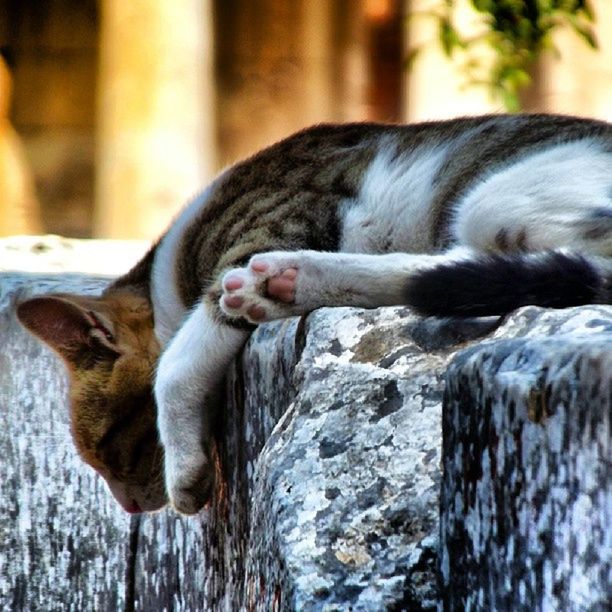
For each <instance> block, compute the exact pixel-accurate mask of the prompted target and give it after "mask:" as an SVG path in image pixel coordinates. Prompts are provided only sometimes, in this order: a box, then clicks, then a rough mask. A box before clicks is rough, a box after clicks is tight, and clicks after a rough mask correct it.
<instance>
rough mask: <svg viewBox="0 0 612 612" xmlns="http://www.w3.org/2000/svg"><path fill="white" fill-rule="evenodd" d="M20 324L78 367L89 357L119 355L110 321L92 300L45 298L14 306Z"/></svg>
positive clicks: (45, 296) (55, 296) (46, 296)
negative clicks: (101, 352) (105, 354)
mask: <svg viewBox="0 0 612 612" xmlns="http://www.w3.org/2000/svg"><path fill="white" fill-rule="evenodd" d="M17 317H18V318H19V321H21V323H22V324H23V325H24V327H26V328H27V329H28V330H29V331H30V332H31V333H32V334H34V335H35V336H37V337H38V338H40V339H41V340H42V341H43V342H45V343H46V344H48V345H49V346H50V347H51V348H52V349H53V350H54V351H56V352H57V353H59V355H60V356H61V357H63V358H64V359H65V360H66V361H67V362H68V364H69V365H72V366H77V365H79V363H80V362H81V361H82V360H83V358H84V357H86V356H87V355H88V354H89V355H91V354H92V353H99V352H100V351H104V352H111V353H118V351H117V350H116V348H117V347H116V340H115V335H114V331H113V324H112V321H111V320H110V319H109V318H108V317H107V316H106V315H105V314H103V313H102V312H101V309H96V306H95V303H94V302H93V300H91V299H87V298H79V297H78V296H74V297H72V296H70V297H65V296H57V295H44V296H40V297H34V298H31V299H29V300H26V301H25V302H22V303H21V304H19V305H18V306H17Z"/></svg>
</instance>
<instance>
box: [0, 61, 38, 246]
mask: <svg viewBox="0 0 612 612" xmlns="http://www.w3.org/2000/svg"><path fill="white" fill-rule="evenodd" d="M11 93H12V82H11V75H10V73H9V69H8V67H7V66H6V63H5V62H4V60H2V58H0V236H8V235H10V234H31V233H40V232H41V230H42V227H41V223H40V216H39V206H38V200H37V198H36V193H35V188H34V179H33V178H32V173H31V171H30V168H29V167H28V162H27V160H26V158H25V154H24V151H23V146H22V144H21V140H20V139H19V136H18V134H17V132H16V131H15V129H14V128H13V126H12V125H11V123H10V121H9V117H8V114H9V105H10V100H11Z"/></svg>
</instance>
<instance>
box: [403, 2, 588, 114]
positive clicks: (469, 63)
mask: <svg viewBox="0 0 612 612" xmlns="http://www.w3.org/2000/svg"><path fill="white" fill-rule="evenodd" d="M456 5H457V0H442V1H441V2H440V3H439V5H438V6H436V7H435V8H434V9H433V10H431V11H425V12H420V13H415V15H418V14H420V15H425V16H429V17H433V18H434V19H435V20H436V22H437V26H438V36H439V41H440V44H441V46H442V49H443V50H444V53H445V54H446V55H447V56H448V57H456V56H461V59H462V61H463V66H462V69H463V71H464V72H465V73H466V76H467V77H468V83H470V84H482V85H485V86H486V87H488V88H489V90H490V91H491V93H492V94H493V96H494V97H496V98H498V99H500V100H501V101H502V103H503V104H504V106H505V108H506V109H507V110H509V111H518V110H520V97H519V93H520V90H521V89H523V88H524V87H526V86H527V85H528V84H529V83H530V82H531V76H530V69H531V67H532V65H533V63H534V61H535V60H536V59H537V58H538V56H539V55H540V53H541V52H542V51H543V50H545V49H546V50H551V51H552V52H554V53H555V54H556V55H559V49H558V48H557V47H556V45H555V43H554V41H553V37H552V34H553V33H554V32H555V31H556V30H558V29H560V28H567V27H569V28H571V29H572V30H573V31H574V32H576V34H577V35H578V36H580V37H581V38H582V39H583V40H584V42H585V43H586V44H587V45H588V46H589V47H591V48H593V49H596V48H597V40H596V38H595V34H594V32H593V25H594V22H595V17H594V14H593V11H592V9H591V7H590V6H589V2H588V0H470V5H471V6H472V8H473V9H474V11H476V12H477V14H478V15H479V17H480V20H481V21H482V26H483V29H482V32H480V33H479V34H477V35H475V36H470V37H469V38H468V37H465V36H463V35H462V34H461V32H460V31H459V28H458V27H457V26H456V24H455V10H456ZM483 45H484V46H486V47H488V48H489V49H491V50H492V51H493V54H492V55H493V59H492V61H490V62H489V63H485V62H484V61H483V59H482V57H483V54H482V53H479V51H480V50H481V49H482V47H483ZM490 55H491V54H488V56H490Z"/></svg>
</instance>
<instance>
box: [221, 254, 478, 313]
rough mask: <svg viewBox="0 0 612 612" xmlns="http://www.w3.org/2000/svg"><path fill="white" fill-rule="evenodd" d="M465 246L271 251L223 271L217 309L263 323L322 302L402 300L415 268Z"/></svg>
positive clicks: (394, 302) (432, 263)
mask: <svg viewBox="0 0 612 612" xmlns="http://www.w3.org/2000/svg"><path fill="white" fill-rule="evenodd" d="M470 254H471V251H469V250H468V249H454V250H453V251H450V252H448V253H447V254H441V255H415V254H409V253H389V254H384V255H367V254H360V253H327V252H320V251H293V252H291V251H288V252H285V251H272V252H269V253H262V254H259V255H255V256H253V257H252V258H251V260H250V261H249V263H248V265H247V266H246V267H244V268H235V269H233V270H230V271H229V272H227V273H226V274H225V275H224V277H223V281H222V291H223V293H222V296H221V299H220V302H219V304H220V306H221V309H222V310H223V311H224V312H225V313H226V314H227V315H229V316H233V317H243V318H246V319H248V320H249V321H251V322H253V323H261V322H263V321H270V320H273V319H279V318H283V317H288V316H294V315H301V314H304V313H306V312H309V311H311V310H314V309H315V308H320V307H323V306H358V307H363V308H376V307H379V306H392V305H398V304H405V303H406V296H405V291H406V283H407V281H408V280H409V278H410V277H411V275H413V274H414V273H416V272H419V271H421V270H424V269H426V268H430V267H432V266H435V265H436V264H440V263H446V262H449V261H456V260H458V259H460V258H463V257H466V256H469V255H470Z"/></svg>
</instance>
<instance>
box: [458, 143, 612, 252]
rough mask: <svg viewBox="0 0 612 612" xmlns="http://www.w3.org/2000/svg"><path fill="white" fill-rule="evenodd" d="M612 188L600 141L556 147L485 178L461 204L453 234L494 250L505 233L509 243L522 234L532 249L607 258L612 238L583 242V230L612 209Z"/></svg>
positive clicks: (609, 162) (608, 159)
mask: <svg viewBox="0 0 612 612" xmlns="http://www.w3.org/2000/svg"><path fill="white" fill-rule="evenodd" d="M611 185H612V154H611V153H608V152H606V151H605V150H604V146H603V144H602V143H601V141H598V140H597V139H585V140H580V141H576V142H570V143H565V144H558V145H556V146H553V147H550V148H546V149H545V150H543V151H540V152H537V153H533V154H529V155H526V156H524V157H521V158H519V159H518V160H517V161H515V162H513V163H511V164H510V165H509V166H508V167H506V168H503V169H497V170H496V171H495V172H491V173H490V174H489V175H488V176H485V178H484V179H483V180H482V181H480V182H479V183H478V184H476V185H475V186H474V188H473V189H471V190H470V191H469V192H468V193H467V194H466V195H465V196H464V198H463V199H462V200H461V202H459V204H458V206H457V209H456V213H455V218H454V220H453V224H452V233H453V235H454V236H455V237H456V239H457V240H458V241H459V242H460V243H463V244H467V245H470V246H472V247H475V248H478V249H494V248H495V247H496V244H495V239H496V236H497V235H498V232H500V231H503V232H505V236H506V239H508V240H509V241H510V242H512V240H513V238H515V237H516V236H517V235H518V234H522V236H523V238H524V240H525V242H526V244H525V245H524V248H526V249H528V250H532V251H533V250H543V249H554V248H558V247H568V248H576V249H583V250H586V251H591V252H597V253H601V254H604V255H605V254H609V253H610V252H611V251H612V245H611V244H609V242H610V240H611V239H612V238H611V237H610V236H608V237H607V241H608V244H607V246H606V245H605V244H603V245H599V246H597V245H596V244H595V243H594V241H593V240H591V241H588V240H585V238H584V234H585V232H584V227H585V223H587V222H588V220H589V216H590V215H592V214H593V213H594V212H595V211H597V210H603V209H611V208H612V201H611V199H610V186H611ZM602 239H604V240H605V236H604V237H603V238H602ZM606 249H607V253H606Z"/></svg>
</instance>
